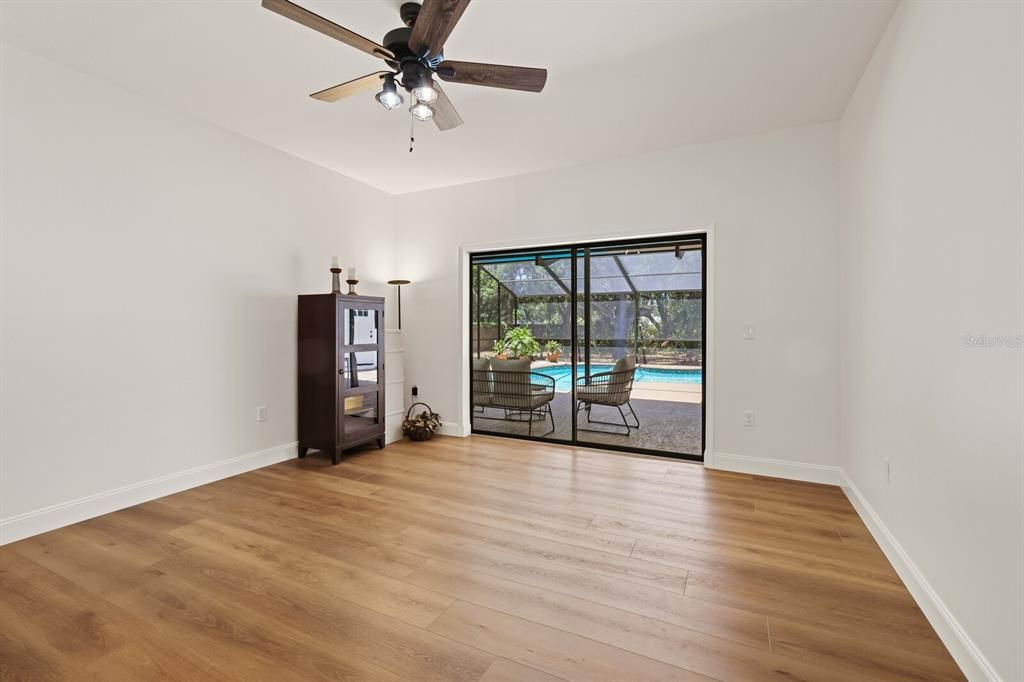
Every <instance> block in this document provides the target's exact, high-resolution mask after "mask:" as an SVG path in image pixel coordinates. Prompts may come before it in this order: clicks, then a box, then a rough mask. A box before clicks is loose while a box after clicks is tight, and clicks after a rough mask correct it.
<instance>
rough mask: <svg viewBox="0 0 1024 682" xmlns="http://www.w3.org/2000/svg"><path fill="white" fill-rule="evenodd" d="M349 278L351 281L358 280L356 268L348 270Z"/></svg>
mask: <svg viewBox="0 0 1024 682" xmlns="http://www.w3.org/2000/svg"><path fill="white" fill-rule="evenodd" d="M348 278H349V279H355V278H356V269H355V268H349V269H348Z"/></svg>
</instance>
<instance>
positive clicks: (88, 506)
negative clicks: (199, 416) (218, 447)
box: [0, 443, 297, 545]
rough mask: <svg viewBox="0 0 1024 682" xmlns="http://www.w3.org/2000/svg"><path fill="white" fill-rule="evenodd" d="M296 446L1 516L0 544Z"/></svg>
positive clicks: (237, 470) (279, 457)
mask: <svg viewBox="0 0 1024 682" xmlns="http://www.w3.org/2000/svg"><path fill="white" fill-rule="evenodd" d="M296 445H297V443H288V444H286V445H277V446H274V447H272V448H267V449H266V450H259V451H258V452H250V453H249V454H246V455H239V456H238V457H232V458H231V459H225V460H221V461H219V462H212V463H210V464H203V465H201V466H197V467H193V468H191V469H186V470H185V471H179V472H176V473H173V474H167V475H166V476H160V477H158V478H152V479H150V480H148V481H141V482H139V483H132V484H131V485H126V486H123V487H121V488H116V489H114V490H107V491H105V492H102V493H96V494H94V495H89V496H87V497H81V498H79V499H77V500H71V501H69V502H62V503H60V504H55V505H52V506H50V507H44V508H42V509H36V510H34V511H30V512H26V513H24V514H18V515H17V516H11V517H9V518H6V519H0V545H5V544H7V543H10V542H15V541H17V540H21V539H23V538H27V537H31V536H33V535H38V534H40V533H45V532H47V531H50V530H55V529H57V528H63V527H64V526H69V525H71V524H72V523H78V522H79V521H84V520H86V519H91V518H94V517H96V516H102V515H103V514H109V513H110V512H114V511H117V510H118V509H124V508H125V507H131V506H134V505H136V504H141V503H143V502H148V501H150V500H155V499H157V498H158V497H164V496H165V495H171V494H173V493H177V492H181V491H182V490H188V489H189V488H195V487H197V486H201V485H205V484H207V483H212V482H214V481H219V480H220V479H222V478H227V477H229V476H237V475H238V474H243V473H245V472H246V471H252V470H253V469H259V468H261V467H265V466H269V465H271V464H276V463H278V462H283V461H285V460H287V459H291V458H292V457H295V456H296Z"/></svg>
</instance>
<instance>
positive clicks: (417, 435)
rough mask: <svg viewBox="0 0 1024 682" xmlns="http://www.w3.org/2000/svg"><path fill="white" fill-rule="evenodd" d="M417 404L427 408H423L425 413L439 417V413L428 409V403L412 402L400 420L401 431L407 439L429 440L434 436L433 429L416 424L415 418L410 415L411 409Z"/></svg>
mask: <svg viewBox="0 0 1024 682" xmlns="http://www.w3.org/2000/svg"><path fill="white" fill-rule="evenodd" d="M417 405H422V406H423V407H425V408H427V409H426V410H424V411H425V412H426V413H428V414H429V415H431V416H434V417H437V418H438V419H440V415H439V414H437V413H436V412H434V411H433V410H432V409H430V405H427V404H426V403H413V404H412V405H410V406H409V409H408V410H407V411H406V413H405V419H404V420H403V421H402V433H403V434H405V435H406V436H408V437H409V440H430V439H431V438H433V437H434V429H432V428H429V427H426V426H419V425H417V424H416V418H415V417H413V416H412V410H413V408H414V407H416V406H417ZM421 414H422V413H421Z"/></svg>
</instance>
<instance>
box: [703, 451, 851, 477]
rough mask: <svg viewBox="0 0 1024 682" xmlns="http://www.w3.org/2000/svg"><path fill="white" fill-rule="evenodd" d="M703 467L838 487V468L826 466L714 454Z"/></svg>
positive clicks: (726, 453) (721, 453)
mask: <svg viewBox="0 0 1024 682" xmlns="http://www.w3.org/2000/svg"><path fill="white" fill-rule="evenodd" d="M704 466H706V467H707V468H708V469H720V470H722V471H735V472H737V473H741V474H755V475H757V476H772V477H774V478H788V479H790V480H793V481H806V482H808V483H827V484H829V485H839V483H840V475H839V467H837V466H829V465H826V464H808V463H806V462H791V461H789V460H785V459H766V458H764V457H750V456H749V455H733V454H729V453H728V452H716V453H714V454H713V455H712V456H711V457H710V458H706V461H705V462H704Z"/></svg>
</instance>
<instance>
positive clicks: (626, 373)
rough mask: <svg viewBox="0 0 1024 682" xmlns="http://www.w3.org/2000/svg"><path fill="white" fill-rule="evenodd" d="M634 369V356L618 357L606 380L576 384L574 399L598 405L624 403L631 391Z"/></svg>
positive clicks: (627, 400)
mask: <svg viewBox="0 0 1024 682" xmlns="http://www.w3.org/2000/svg"><path fill="white" fill-rule="evenodd" d="M635 369H636V357H635V356H632V355H630V356H626V357H623V358H619V359H618V360H616V361H615V365H614V366H613V367H612V368H611V370H610V371H611V376H610V377H607V379H608V380H607V381H597V382H595V383H593V384H584V385H577V387H576V399H577V400H579V401H580V402H584V403H595V404H598V405H625V404H626V403H627V402H629V398H630V393H631V392H632V390H631V389H632V387H633V384H632V379H633V370H635ZM600 378H601V377H599V379H600Z"/></svg>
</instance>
